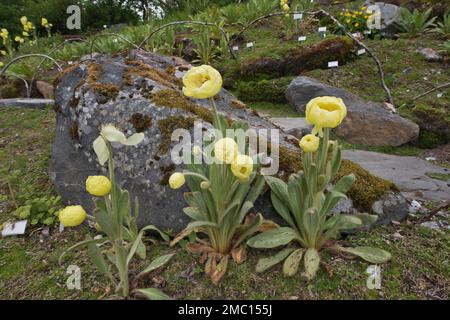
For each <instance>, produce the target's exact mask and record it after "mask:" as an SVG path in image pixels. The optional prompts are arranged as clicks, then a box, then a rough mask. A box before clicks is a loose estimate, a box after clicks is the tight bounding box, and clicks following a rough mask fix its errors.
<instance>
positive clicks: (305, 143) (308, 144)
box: [299, 134, 320, 152]
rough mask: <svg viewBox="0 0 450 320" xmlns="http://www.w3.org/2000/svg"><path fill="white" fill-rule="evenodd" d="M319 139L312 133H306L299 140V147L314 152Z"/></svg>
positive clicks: (317, 146)
mask: <svg viewBox="0 0 450 320" xmlns="http://www.w3.org/2000/svg"><path fill="white" fill-rule="evenodd" d="M319 142H320V139H319V138H318V137H316V136H315V135H313V134H307V135H306V136H304V137H303V138H302V139H301V140H300V143H299V145H300V148H302V149H303V151H304V152H316V151H317V149H318V148H319Z"/></svg>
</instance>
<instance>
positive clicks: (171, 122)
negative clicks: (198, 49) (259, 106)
mask: <svg viewBox="0 0 450 320" xmlns="http://www.w3.org/2000/svg"><path fill="white" fill-rule="evenodd" d="M189 67H190V66H189V65H188V64H187V63H186V62H185V61H184V60H182V59H179V58H175V57H165V56H161V55H157V54H151V53H144V52H142V51H132V52H130V53H128V54H123V55H116V56H113V57H111V56H105V55H97V56H95V57H94V58H93V59H92V60H85V61H82V62H80V63H79V64H76V65H73V66H71V67H69V68H68V69H66V70H65V71H64V72H63V73H62V74H61V75H60V76H59V79H58V81H57V86H56V90H55V101H56V104H55V110H56V114H57V123H56V137H55V142H54V145H53V149H52V166H51V170H50V176H51V178H52V180H53V182H54V184H55V187H56V189H57V191H58V193H59V194H60V195H61V196H62V198H63V200H64V202H66V203H70V204H81V205H83V206H84V207H85V208H86V210H88V211H90V210H92V199H91V197H90V196H89V194H88V193H87V192H86V191H85V180H86V178H87V177H88V176H89V175H97V174H107V171H106V168H105V167H101V166H100V165H99V164H98V161H97V158H96V156H95V153H94V151H93V149H92V142H93V141H94V140H95V139H96V138H97V136H98V134H99V129H100V126H101V125H102V124H106V123H112V124H114V125H115V126H116V127H118V128H119V129H121V130H122V131H124V132H125V133H126V134H127V135H129V134H132V133H134V132H144V134H145V139H144V141H143V142H142V143H141V144H139V145H138V146H135V147H124V146H121V145H113V149H114V151H113V153H114V159H115V164H116V176H117V181H118V183H119V184H120V186H121V187H122V188H124V189H127V190H129V191H130V193H131V196H132V197H134V196H137V197H138V198H139V203H140V208H141V215H140V220H139V223H140V225H146V224H155V225H156V226H158V227H160V228H162V229H173V230H174V231H175V232H176V231H179V230H180V229H182V228H183V227H184V226H185V225H186V224H187V223H188V218H187V217H186V215H185V214H184V213H183V211H182V208H184V207H185V206H186V204H185V201H184V199H183V191H188V189H187V187H183V189H181V190H172V189H170V188H169V187H168V185H167V182H168V178H169V176H170V174H171V173H172V172H174V171H176V170H182V169H184V167H183V165H175V164H174V163H173V162H172V160H171V157H170V150H171V148H172V147H173V145H174V144H175V142H171V141H170V134H171V133H172V131H173V130H174V129H176V128H186V129H189V130H190V131H191V132H192V131H193V120H195V119H202V120H205V121H204V122H203V123H202V124H201V125H202V126H206V127H208V126H210V124H209V121H210V119H209V117H210V115H211V113H210V110H209V107H208V105H207V102H206V101H199V100H190V99H187V98H185V97H184V96H183V95H182V93H181V90H180V89H181V82H180V78H181V77H182V76H183V74H184V72H185V71H186V70H187V69H188V68H189ZM216 103H217V108H218V110H219V112H221V113H223V114H226V116H227V117H228V118H229V119H231V120H242V121H247V122H248V123H249V124H250V125H251V126H252V127H253V128H256V129H260V128H265V129H272V128H276V127H275V126H274V125H272V124H271V123H270V122H269V121H267V120H265V119H262V118H260V117H259V116H257V115H256V114H255V113H254V112H252V111H251V110H250V109H248V108H246V106H245V105H243V104H242V103H241V102H238V101H236V100H235V98H234V96H233V95H231V94H230V93H229V92H227V91H226V90H222V91H221V92H220V94H219V95H218V97H217V99H216ZM280 136H281V139H280V140H281V141H280V144H281V145H282V146H283V148H284V149H283V150H284V151H283V152H280V170H279V173H278V174H279V176H281V177H286V175H287V174H288V173H290V172H292V171H296V170H298V168H297V167H296V165H297V164H298V154H299V149H298V145H297V142H296V141H295V140H294V141H291V140H292V136H290V135H288V134H285V133H284V132H281V133H280ZM272 142H273V141H272ZM273 143H275V142H273ZM274 160H276V159H274ZM355 168H356V169H357V170H358V172H359V173H356V175H357V179H358V177H360V178H359V182H360V185H362V186H364V185H365V183H366V180H367V179H366V178H365V177H367V175H368V173H367V172H366V171H364V170H363V169H362V168H360V167H355ZM371 177H372V178H373V179H375V180H374V181H377V182H380V185H389V183H387V184H386V183H384V180H381V179H379V178H377V177H374V176H371ZM366 189H370V188H369V186H367V188H365V187H358V188H356V187H355V188H354V189H353V190H352V194H353V195H356V197H355V198H357V199H362V198H363V197H362V194H361V193H363V192H365V191H364V190H366ZM388 190H389V187H388V188H387V189H386V192H388ZM374 200H377V199H374ZM354 207H356V208H357V209H358V210H364V211H370V206H369V207H368V208H367V206H366V208H361V207H360V205H359V204H358V203H355V205H354ZM404 209H405V210H407V206H404ZM256 210H257V211H258V212H262V213H263V214H264V215H265V216H267V217H269V218H273V217H276V215H275V214H274V213H273V212H274V211H273V209H272V207H271V205H270V201H269V199H268V197H267V196H263V197H260V198H259V199H258V201H257V203H256Z"/></svg>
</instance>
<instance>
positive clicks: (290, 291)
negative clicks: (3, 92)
mask: <svg viewBox="0 0 450 320" xmlns="http://www.w3.org/2000/svg"><path fill="white" fill-rule="evenodd" d="M0 119H1V120H0V124H1V127H0V128H1V129H0V130H2V135H1V140H0V146H1V149H0V150H1V152H0V155H1V158H0V159H1V163H2V164H3V163H12V164H14V166H15V168H17V169H19V170H21V172H22V176H23V178H24V179H27V181H30V183H32V184H33V186H34V188H33V190H34V192H35V194H36V195H37V194H42V193H51V192H52V189H51V188H49V183H48V177H47V168H48V163H49V159H50V153H49V151H50V143H51V142H52V140H53V133H54V114H53V113H52V111H50V110H44V111H39V110H28V109H13V108H1V109H0ZM43 127H45V128H46V130H42V128H43ZM16 134H18V135H19V136H16ZM20 159H23V160H26V161H19V163H20V165H19V164H18V160H20ZM4 187H5V186H4V184H2V193H4V191H5V190H4ZM17 192H20V190H17ZM0 209H1V216H0V217H1V219H2V220H1V221H3V222H4V221H6V220H8V219H9V218H11V215H10V211H11V204H10V201H9V200H7V201H3V202H2V203H1V205H0ZM396 232H399V233H400V234H401V235H402V236H403V238H402V239H398V238H395V237H394V236H393V234H394V233H396ZM86 233H90V234H91V236H95V231H94V230H93V229H89V228H88V227H86V226H83V227H79V228H75V229H66V230H64V232H62V233H59V231H58V230H57V228H51V229H50V233H49V235H48V236H45V235H44V234H43V233H42V230H41V229H39V228H29V229H28V230H27V234H26V235H25V236H21V237H8V238H1V239H0V298H1V299H99V298H101V299H103V298H107V297H108V296H109V295H111V294H112V292H113V288H111V286H110V284H109V283H108V282H107V281H106V280H105V279H104V278H103V277H102V276H101V275H100V274H99V273H98V272H97V271H96V270H95V269H94V267H93V265H92V264H91V262H90V260H89V257H88V256H87V253H86V251H85V250H83V249H80V250H75V251H73V252H70V253H69V254H68V255H67V256H66V258H65V259H64V260H63V262H62V264H61V265H59V264H58V257H59V256H60V254H61V253H62V252H63V251H64V250H65V249H66V248H68V247H69V246H71V245H73V244H75V243H76V242H78V241H80V240H82V239H84V235H85V234H86ZM148 240H149V239H146V241H148ZM341 244H342V245H348V246H354V245H370V246H375V247H380V248H383V249H386V250H388V251H390V252H391V253H392V256H393V258H392V260H391V261H390V262H389V263H388V264H386V265H383V266H382V277H383V280H382V289H381V290H379V291H377V290H369V289H367V288H366V284H365V283H366V279H367V274H365V270H366V268H367V267H368V266H369V264H368V263H367V262H363V261H361V260H359V259H347V258H344V257H343V256H331V255H329V254H323V261H324V263H325V264H326V265H327V266H328V270H329V272H326V271H325V269H324V268H322V269H321V270H320V272H319V274H318V276H317V278H316V279H315V280H314V281H312V282H311V283H306V282H305V281H304V280H303V278H302V276H301V274H300V273H298V274H297V275H295V276H294V277H291V278H286V277H284V276H283V275H282V273H281V266H276V267H274V268H273V269H271V270H269V271H268V272H266V273H262V274H257V273H256V272H255V271H254V268H255V264H256V262H257V260H258V259H259V258H261V257H266V256H267V255H270V254H272V253H274V252H276V251H275V250H262V251H257V250H249V252H248V260H247V261H246V262H245V263H244V264H242V265H239V266H237V265H236V264H234V263H230V264H229V270H228V272H227V274H226V275H225V277H224V279H223V281H222V282H221V283H220V284H219V286H215V285H213V284H212V283H211V282H210V280H209V279H208V278H207V277H205V275H204V273H203V271H202V269H203V267H202V266H201V265H200V264H199V262H198V257H196V256H194V255H192V254H190V253H189V252H187V251H186V250H185V249H183V248H181V247H176V248H169V246H168V245H167V244H166V243H162V242H157V243H156V244H155V245H153V244H150V243H149V246H148V249H147V250H148V257H147V259H146V260H145V261H139V260H136V261H135V264H134V265H133V266H132V269H136V270H140V269H141V268H142V267H143V266H146V265H148V264H149V263H150V261H151V260H152V259H153V258H154V257H156V256H159V255H161V254H164V253H168V252H173V251H176V252H177V254H176V256H175V257H174V258H173V260H172V261H171V263H169V264H168V265H167V267H165V268H163V269H162V270H157V271H155V272H153V273H151V274H149V275H148V276H146V277H145V278H144V279H142V283H140V285H141V286H156V285H158V284H159V286H160V287H161V289H162V290H163V291H164V292H166V293H167V294H169V295H170V296H172V297H173V298H177V299H220V298H223V299H430V298H436V297H438V298H442V299H448V298H449V294H450V292H449V287H450V280H449V279H450V277H449V276H450V274H449V273H450V267H449V263H450V262H449V257H448V252H449V250H450V233H449V232H447V231H445V232H436V231H430V230H428V229H424V228H422V227H420V226H418V224H416V223H415V222H414V221H413V222H412V223H411V224H402V225H399V226H389V227H381V228H376V229H373V230H370V231H367V232H362V233H359V234H357V235H354V236H349V237H347V238H346V239H345V240H342V241H341ZM69 265H76V266H79V267H80V270H81V287H82V288H81V290H69V289H68V288H67V287H66V281H67V279H68V277H69V276H70V275H69V274H67V268H68V266H69ZM331 273H332V276H331V277H330V275H331Z"/></svg>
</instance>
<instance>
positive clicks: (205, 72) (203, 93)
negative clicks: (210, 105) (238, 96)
mask: <svg viewBox="0 0 450 320" xmlns="http://www.w3.org/2000/svg"><path fill="white" fill-rule="evenodd" d="M183 84H184V87H183V93H184V94H185V95H186V96H188V97H193V98H197V99H206V98H211V97H214V96H215V95H216V94H217V93H219V91H220V89H222V76H221V75H220V73H219V71H217V70H216V69H214V68H213V67H211V66H208V65H202V66H199V67H194V68H192V69H191V70H189V71H188V72H187V73H186V74H185V75H184V77H183Z"/></svg>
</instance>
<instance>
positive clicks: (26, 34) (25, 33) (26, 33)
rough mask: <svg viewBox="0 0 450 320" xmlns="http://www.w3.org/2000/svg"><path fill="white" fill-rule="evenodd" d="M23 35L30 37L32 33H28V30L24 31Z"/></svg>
mask: <svg viewBox="0 0 450 320" xmlns="http://www.w3.org/2000/svg"><path fill="white" fill-rule="evenodd" d="M22 35H23V36H24V37H29V36H30V35H29V34H28V32H26V31H24V32H22Z"/></svg>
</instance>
